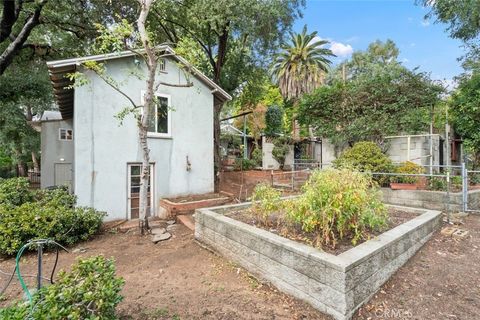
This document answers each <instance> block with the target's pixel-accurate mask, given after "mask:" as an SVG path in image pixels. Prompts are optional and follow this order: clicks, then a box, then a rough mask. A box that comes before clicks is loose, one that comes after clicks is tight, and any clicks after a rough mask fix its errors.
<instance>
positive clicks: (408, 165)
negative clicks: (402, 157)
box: [392, 161, 425, 184]
mask: <svg viewBox="0 0 480 320" xmlns="http://www.w3.org/2000/svg"><path fill="white" fill-rule="evenodd" d="M395 172H396V173H405V174H407V173H410V174H422V173H425V170H424V169H423V167H422V166H419V165H418V164H416V163H414V162H411V161H406V162H404V163H402V164H401V165H400V166H399V167H397V168H396V170H395ZM419 180H420V177H417V176H396V177H393V178H392V182H398V183H410V184H414V183H417V182H418V181H419Z"/></svg>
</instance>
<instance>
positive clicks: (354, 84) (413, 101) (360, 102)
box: [299, 46, 442, 145]
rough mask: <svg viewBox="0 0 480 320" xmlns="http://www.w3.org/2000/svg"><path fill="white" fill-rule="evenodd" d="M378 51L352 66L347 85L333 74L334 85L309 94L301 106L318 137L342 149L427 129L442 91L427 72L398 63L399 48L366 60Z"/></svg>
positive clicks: (303, 116)
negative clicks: (357, 142) (354, 144)
mask: <svg viewBox="0 0 480 320" xmlns="http://www.w3.org/2000/svg"><path fill="white" fill-rule="evenodd" d="M375 47H377V46H370V47H369V49H368V50H367V52H364V53H359V54H357V55H354V56H353V57H352V61H349V62H347V65H350V66H351V68H350V71H349V76H348V77H347V81H345V82H344V81H343V80H342V79H341V77H338V76H337V77H335V76H334V77H332V79H330V81H329V85H327V86H323V87H320V88H318V89H317V90H316V91H314V92H313V93H312V94H310V95H305V96H304V98H303V99H302V100H301V102H300V104H299V120H300V122H301V123H302V124H305V125H311V126H312V127H313V128H314V130H315V131H316V134H317V135H318V136H321V137H325V138H329V139H331V141H332V142H333V143H335V144H337V145H341V144H344V143H349V144H353V143H354V142H356V141H362V140H374V141H377V142H380V141H382V140H383V137H385V136H387V135H394V134H401V133H416V132H420V131H426V130H427V129H428V124H429V121H430V110H431V108H432V107H433V106H434V105H435V104H436V103H437V102H438V101H439V99H440V93H441V92H442V87H440V86H439V85H438V84H436V83H434V82H433V81H432V80H431V79H430V78H429V77H428V75H427V74H425V73H419V72H417V71H416V70H413V71H412V70H408V69H407V68H405V67H404V66H402V65H401V64H400V63H398V61H396V60H395V59H393V57H396V56H397V55H398V53H395V52H396V50H389V51H390V52H393V54H389V56H385V55H384V54H383V53H382V54H381V55H380V57H378V58H376V59H363V58H368V57H369V56H375V55H377V53H375V51H374V50H372V49H373V48H375ZM381 52H384V50H381ZM359 57H362V59H361V61H362V62H361V63H359V59H358V58H359ZM365 61H367V62H365ZM340 68H341V66H340ZM338 73H339V72H336V73H335V74H338Z"/></svg>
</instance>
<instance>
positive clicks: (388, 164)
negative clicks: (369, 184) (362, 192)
mask: <svg viewBox="0 0 480 320" xmlns="http://www.w3.org/2000/svg"><path fill="white" fill-rule="evenodd" d="M333 165H334V167H335V168H352V169H355V170H358V171H365V172H392V170H393V164H392V160H390V158H389V157H388V156H387V155H386V154H384V153H383V152H382V150H381V149H380V147H379V146H378V145H377V144H376V143H374V142H369V141H362V142H357V143H355V144H354V145H353V147H352V148H350V149H348V150H346V151H345V152H343V153H342V154H341V155H340V156H339V157H338V158H337V159H336V160H334V161H333ZM374 180H375V181H377V182H379V183H381V184H383V183H385V182H386V181H387V180H388V178H387V177H385V176H381V175H376V176H375V177H374Z"/></svg>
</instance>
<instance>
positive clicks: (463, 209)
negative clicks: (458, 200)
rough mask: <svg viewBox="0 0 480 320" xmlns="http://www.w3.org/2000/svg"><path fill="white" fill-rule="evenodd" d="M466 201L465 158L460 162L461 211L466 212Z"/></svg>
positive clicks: (466, 175) (466, 177) (466, 174)
mask: <svg viewBox="0 0 480 320" xmlns="http://www.w3.org/2000/svg"><path fill="white" fill-rule="evenodd" d="M467 203H468V173H467V166H466V164H465V160H464V161H463V162H462V211H463V212H467Z"/></svg>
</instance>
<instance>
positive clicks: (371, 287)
mask: <svg viewBox="0 0 480 320" xmlns="http://www.w3.org/2000/svg"><path fill="white" fill-rule="evenodd" d="M249 205H250V204H249V203H246V204H240V205H230V206H223V207H217V208H210V209H198V210H197V211H196V215H195V238H196V239H197V240H198V241H200V242H202V243H203V244H205V245H206V246H208V247H210V248H211V249H213V250H215V251H217V252H219V253H220V254H222V255H223V256H225V257H227V258H229V259H231V260H233V261H235V262H236V263H238V264H240V265H241V266H242V267H244V268H245V269H247V270H248V271H249V272H251V273H252V274H254V275H255V276H257V277H259V278H261V279H265V280H267V281H269V282H271V283H272V284H273V285H274V286H276V287H277V288H279V289H280V290H282V291H284V292H286V293H288V294H291V295H292V296H295V297H297V298H299V299H302V300H304V301H306V302H308V303H310V304H311V305H312V306H314V307H315V308H317V309H318V310H320V311H321V312H324V313H327V314H330V315H332V316H333V317H334V318H336V319H339V320H345V319H350V318H351V316H352V315H353V313H354V312H355V310H357V309H358V308H359V307H360V306H361V305H362V304H363V303H365V302H366V301H368V300H369V299H370V297H371V296H372V295H373V294H374V293H375V292H376V291H377V290H378V289H379V288H380V286H381V285H382V284H383V283H384V282H385V281H387V280H388V278H389V277H390V276H391V275H392V274H393V273H394V272H395V271H396V270H397V269H398V268H400V267H401V266H402V265H403V264H404V263H405V262H407V261H408V259H409V258H410V257H411V256H412V255H413V254H415V252H416V251H417V250H418V249H420V247H421V246H422V245H423V244H424V243H425V242H426V241H427V240H428V239H429V238H430V236H431V235H432V234H433V232H435V230H436V229H437V227H438V226H439V224H440V221H441V213H440V212H439V211H432V210H422V209H420V210H419V209H411V208H404V207H402V208H401V210H406V209H408V210H414V211H416V212H418V213H419V216H418V217H416V218H414V219H412V220H410V221H408V222H406V223H404V224H402V225H399V226H397V227H396V228H394V229H391V230H389V231H387V232H385V233H383V234H381V235H380V236H379V237H377V238H375V239H372V240H369V241H367V242H364V243H362V244H360V245H358V246H356V247H354V248H352V249H350V250H348V251H346V252H344V253H342V254H340V255H338V256H335V255H332V254H328V253H325V252H322V251H320V250H318V249H315V248H313V247H310V246H307V245H304V244H301V243H297V242H295V241H291V240H289V239H286V238H283V237H280V236H278V235H276V234H273V233H271V232H268V231H265V230H263V229H259V228H256V227H253V226H251V225H248V224H245V223H243V222H239V221H236V220H234V219H232V218H229V217H226V216H224V215H223V213H225V212H226V211H228V210H234V209H240V208H245V207H248V206H249Z"/></svg>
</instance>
